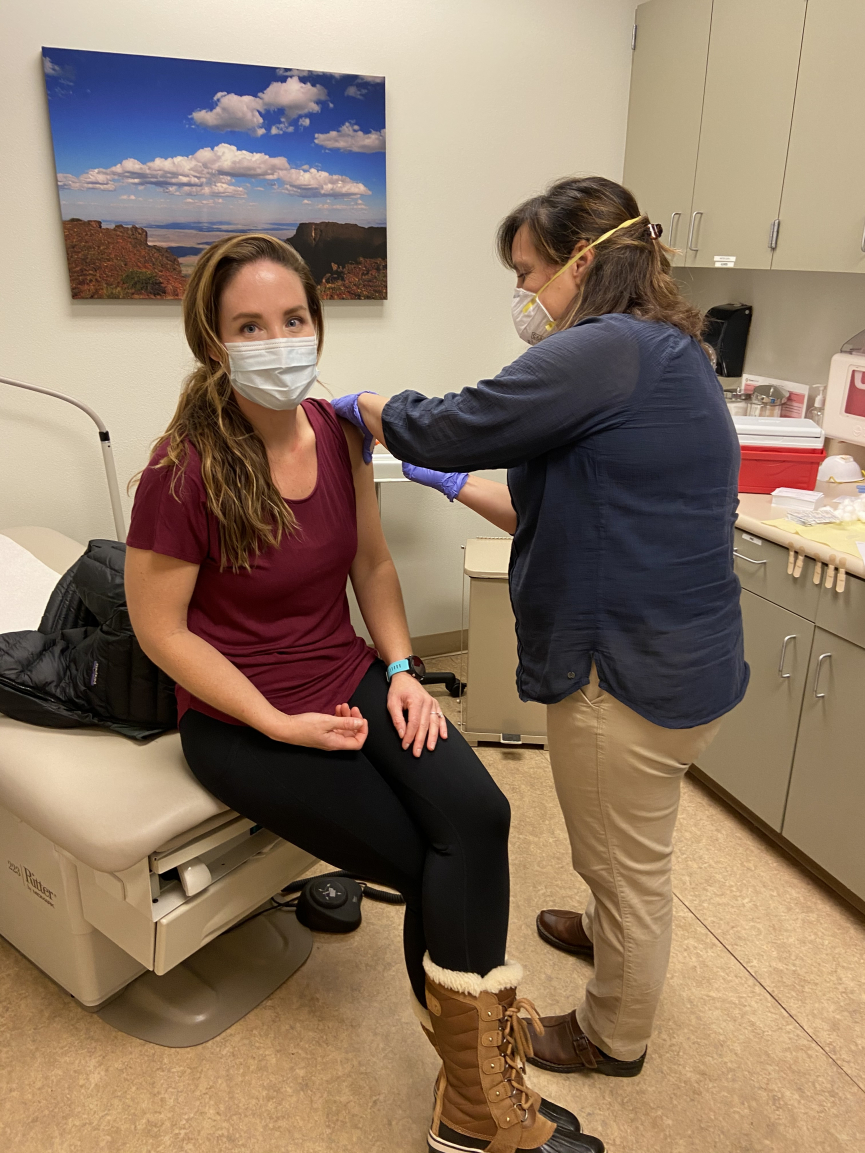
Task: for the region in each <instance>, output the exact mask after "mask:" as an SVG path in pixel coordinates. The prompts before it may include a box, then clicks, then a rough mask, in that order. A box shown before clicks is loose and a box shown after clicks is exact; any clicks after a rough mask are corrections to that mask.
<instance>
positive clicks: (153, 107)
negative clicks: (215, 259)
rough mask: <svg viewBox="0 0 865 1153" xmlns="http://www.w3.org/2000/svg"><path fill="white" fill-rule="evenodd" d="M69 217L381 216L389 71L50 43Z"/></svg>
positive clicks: (49, 80) (289, 219)
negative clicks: (367, 72) (306, 67)
mask: <svg viewBox="0 0 865 1153" xmlns="http://www.w3.org/2000/svg"><path fill="white" fill-rule="evenodd" d="M42 58H43V64H44V69H45V83H46V89H47V93H48V108H49V113H50V117H51V132H52V136H53V139H54V158H55V163H56V167H57V176H58V185H59V190H60V201H61V208H62V212H63V217H64V219H68V217H70V216H80V217H84V218H85V219H97V220H104V221H109V222H111V221H122V222H125V223H133V224H142V225H145V226H146V225H148V224H152V225H157V224H162V225H164V224H166V223H168V222H172V223H174V224H175V225H176V226H178V227H180V226H182V225H183V223H184V222H188V223H189V224H194V223H205V224H206V223H207V222H217V221H218V222H221V223H227V224H232V225H236V226H238V227H242V228H258V227H262V226H264V225H267V224H284V223H297V222H299V221H302V220H313V221H320V220H338V221H349V222H353V223H356V224H384V223H385V151H384V148H385V103H384V79H383V78H382V77H371V76H370V77H368V76H359V75H355V74H341V73H332V72H309V71H303V70H299V69H294V68H291V67H289V66H286V67H274V68H264V67H260V66H257V65H246V64H220V63H216V62H213V61H209V60H177V59H173V58H170V57H163V56H131V55H125V54H120V53H114V52H82V51H78V50H75V49H68V48H43V50H42Z"/></svg>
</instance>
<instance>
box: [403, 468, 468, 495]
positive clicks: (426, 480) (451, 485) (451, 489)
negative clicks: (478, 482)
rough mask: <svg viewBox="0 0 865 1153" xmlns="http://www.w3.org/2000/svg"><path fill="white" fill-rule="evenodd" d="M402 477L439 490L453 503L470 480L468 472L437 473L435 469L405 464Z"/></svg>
mask: <svg viewBox="0 0 865 1153" xmlns="http://www.w3.org/2000/svg"><path fill="white" fill-rule="evenodd" d="M402 475H403V476H404V477H406V478H407V479H408V480H413V481H415V483H417V484H425V485H426V486H427V488H435V489H438V491H439V492H443V493H444V494H445V496H446V497H447V498H448V500H449V501H450V502H451V503H453V502H454V500H456V498H457V497H458V496H459V495H460V493H461V492H462V490H463V485H464V484H465V483H466V481H467V480H468V479H469V474H468V473H467V472H436V470H435V469H434V468H421V467H420V465H417V464H406V463H405V462H403V466H402Z"/></svg>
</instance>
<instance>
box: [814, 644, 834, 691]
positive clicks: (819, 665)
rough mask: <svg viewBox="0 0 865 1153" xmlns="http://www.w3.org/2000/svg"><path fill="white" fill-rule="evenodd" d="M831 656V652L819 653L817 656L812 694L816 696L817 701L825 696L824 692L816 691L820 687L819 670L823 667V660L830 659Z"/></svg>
mask: <svg viewBox="0 0 865 1153" xmlns="http://www.w3.org/2000/svg"><path fill="white" fill-rule="evenodd" d="M831 657H832V654H831V653H821V654H820V656H819V657H818V658H817V671H816V672H815V674H814V696H815V697H816V698H817V700H818V701H822V700H823V698H824V697H825V696H826V694H825V693H818V692H817V690H818V689H819V687H820V670H821V669H822V668H823V662H824V661H828V660H830V659H831Z"/></svg>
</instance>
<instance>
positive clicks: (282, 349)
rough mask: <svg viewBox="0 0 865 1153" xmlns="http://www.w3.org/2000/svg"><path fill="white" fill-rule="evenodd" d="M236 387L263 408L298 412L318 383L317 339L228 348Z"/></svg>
mask: <svg viewBox="0 0 865 1153" xmlns="http://www.w3.org/2000/svg"><path fill="white" fill-rule="evenodd" d="M225 350H226V352H227V353H228V362H229V367H230V375H231V383H232V386H233V387H234V388H235V389H236V390H237V391H238V392H239V393H240V395H241V396H244V397H246V399H247V400H251V401H252V403H253V404H260V405H262V407H263V408H271V409H286V408H297V406H298V405H299V404H300V402H301V401H302V400H303V398H304V397H305V396H306V395H307V393H308V392H309V390H310V389H311V388H312V386H313V385H314V384H315V382H316V380H317V379H318V367H317V363H316V362H317V360H318V342H317V340H316V338H315V337H314V336H280V337H277V339H276V340H244V341H240V342H238V343H232V344H226V346H225Z"/></svg>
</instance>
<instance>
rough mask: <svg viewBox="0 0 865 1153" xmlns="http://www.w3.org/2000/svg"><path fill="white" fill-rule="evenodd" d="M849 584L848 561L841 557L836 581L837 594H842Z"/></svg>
mask: <svg viewBox="0 0 865 1153" xmlns="http://www.w3.org/2000/svg"><path fill="white" fill-rule="evenodd" d="M846 584H847V559H846V557H843V556H842V557H841V559H840V560H839V561H838V576H837V577H836V579H835V592H836V593H842V592H843V591H844V588H845V586H846Z"/></svg>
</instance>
